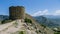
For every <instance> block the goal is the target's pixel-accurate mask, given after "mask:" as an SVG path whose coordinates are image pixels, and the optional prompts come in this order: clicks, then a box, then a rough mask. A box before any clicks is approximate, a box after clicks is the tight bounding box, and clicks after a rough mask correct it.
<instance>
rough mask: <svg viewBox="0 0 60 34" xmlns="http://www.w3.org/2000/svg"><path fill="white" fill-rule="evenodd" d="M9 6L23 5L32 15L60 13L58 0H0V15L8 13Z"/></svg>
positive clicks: (59, 0) (59, 1)
mask: <svg viewBox="0 0 60 34" xmlns="http://www.w3.org/2000/svg"><path fill="white" fill-rule="evenodd" d="M10 6H24V7H25V8H26V9H25V10H26V13H28V14H30V15H33V16H36V15H47V14H48V15H60V0H0V15H9V7H10Z"/></svg>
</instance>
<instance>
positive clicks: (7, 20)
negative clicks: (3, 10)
mask: <svg viewBox="0 0 60 34" xmlns="http://www.w3.org/2000/svg"><path fill="white" fill-rule="evenodd" d="M11 21H12V20H9V19H5V20H3V21H2V22H1V24H5V23H8V22H11Z"/></svg>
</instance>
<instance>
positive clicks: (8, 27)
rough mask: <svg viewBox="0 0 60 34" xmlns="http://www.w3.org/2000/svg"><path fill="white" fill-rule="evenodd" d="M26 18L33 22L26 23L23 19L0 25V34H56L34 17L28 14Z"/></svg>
mask: <svg viewBox="0 0 60 34" xmlns="http://www.w3.org/2000/svg"><path fill="white" fill-rule="evenodd" d="M26 18H27V19H30V20H31V21H32V22H31V23H29V22H24V21H21V19H17V20H14V21H11V22H8V23H5V24H1V25H0V34H54V32H53V31H52V30H51V29H50V28H48V27H46V26H44V25H41V24H39V23H37V21H36V20H35V19H34V18H32V16H30V15H28V14H26Z"/></svg>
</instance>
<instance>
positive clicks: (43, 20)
mask: <svg viewBox="0 0 60 34" xmlns="http://www.w3.org/2000/svg"><path fill="white" fill-rule="evenodd" d="M34 18H35V19H36V20H37V21H38V22H39V23H41V24H44V25H46V26H48V27H57V26H59V24H58V23H57V22H58V21H57V22H55V21H54V20H53V18H52V19H51V18H50V19H49V18H47V17H45V16H36V17H34Z"/></svg>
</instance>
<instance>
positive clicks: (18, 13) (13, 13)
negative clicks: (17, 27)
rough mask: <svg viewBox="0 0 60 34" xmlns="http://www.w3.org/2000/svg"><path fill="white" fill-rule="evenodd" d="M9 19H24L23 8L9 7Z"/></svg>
mask: <svg viewBox="0 0 60 34" xmlns="http://www.w3.org/2000/svg"><path fill="white" fill-rule="evenodd" d="M9 18H10V19H12V20H16V19H25V8H24V7H23V6H11V7H9Z"/></svg>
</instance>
